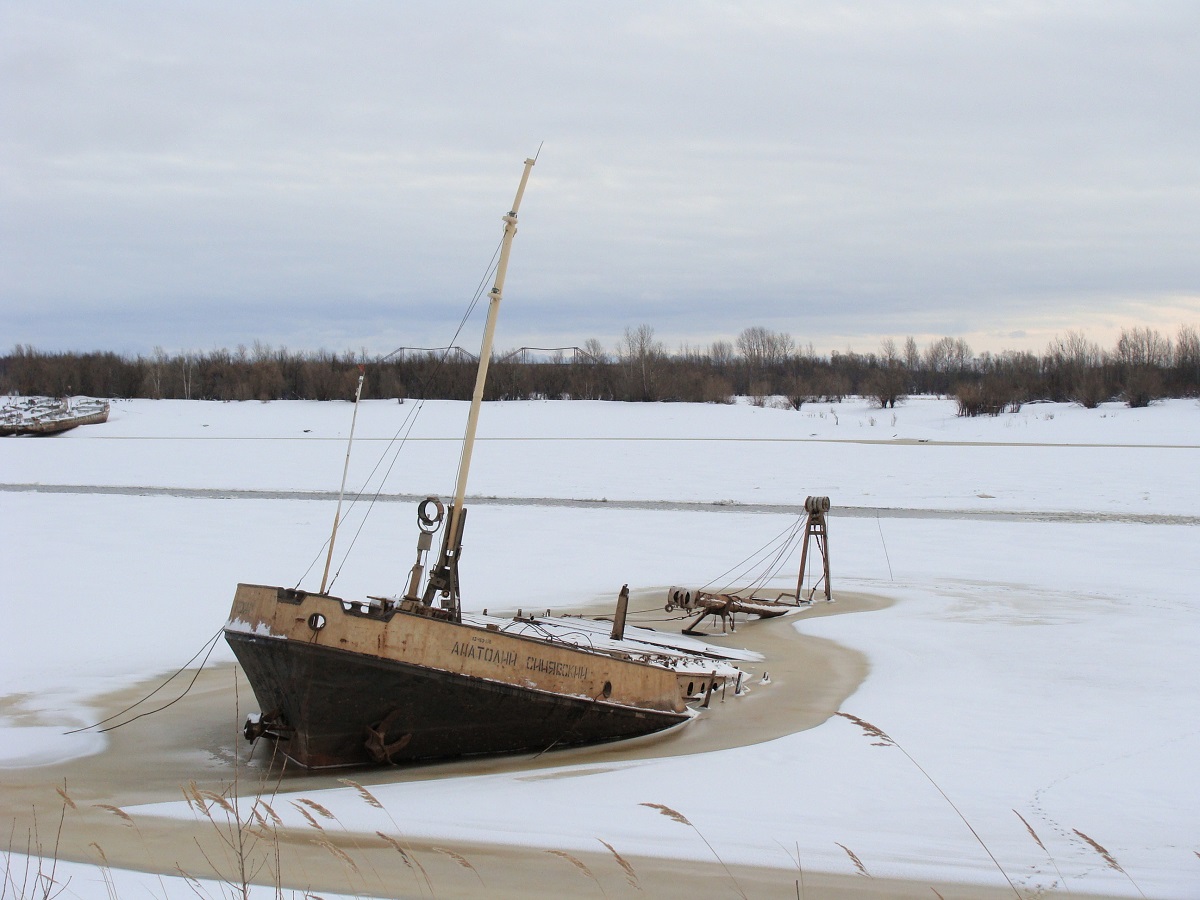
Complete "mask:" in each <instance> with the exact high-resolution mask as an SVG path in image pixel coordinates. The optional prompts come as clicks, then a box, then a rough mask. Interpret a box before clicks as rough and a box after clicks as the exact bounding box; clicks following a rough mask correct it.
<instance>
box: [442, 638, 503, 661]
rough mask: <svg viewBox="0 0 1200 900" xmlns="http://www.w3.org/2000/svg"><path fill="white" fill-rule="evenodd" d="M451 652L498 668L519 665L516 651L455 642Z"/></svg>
mask: <svg viewBox="0 0 1200 900" xmlns="http://www.w3.org/2000/svg"><path fill="white" fill-rule="evenodd" d="M450 652H451V653H452V654H453V655H454V656H461V657H463V658H464V659H478V660H482V661H483V662H485V663H492V664H493V665H497V666H515V665H516V664H517V652H516V651H515V650H497V649H496V648H495V647H484V646H476V645H475V644H464V643H460V642H458V641H455V642H454V646H453V647H452V648H451V649H450Z"/></svg>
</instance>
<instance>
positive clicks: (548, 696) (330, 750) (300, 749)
mask: <svg viewBox="0 0 1200 900" xmlns="http://www.w3.org/2000/svg"><path fill="white" fill-rule="evenodd" d="M225 637H226V640H228V641H229V644H230V646H231V647H232V648H233V651H234V653H235V654H236V656H237V658H238V661H239V662H240V663H241V665H242V668H243V669H244V670H245V672H246V676H247V678H248V679H249V680H250V684H251V685H252V686H253V688H254V693H255V695H256V697H257V698H258V702H259V705H260V708H261V710H262V714H263V717H264V722H266V723H267V730H268V732H269V733H273V734H275V735H276V736H277V738H278V740H279V749H280V750H281V751H282V752H283V753H284V754H285V755H286V756H288V757H289V758H290V759H292V760H293V761H295V762H297V763H299V764H300V765H302V766H305V767H307V768H326V767H332V766H354V765H371V764H378V763H405V762H414V761H418V760H432V759H446V758H452V757H458V756H467V755H476V754H501V753H515V752H521V751H532V752H541V751H544V750H548V749H550V748H552V747H564V746H570V745H574V744H591V743H600V742H605V741H614V740H623V739H627V738H632V737H638V736H641V735H646V734H653V733H654V732H657V731H662V730H664V729H667V728H670V727H672V726H674V725H678V724H680V723H682V722H684V721H686V720H687V719H688V717H689V714H688V713H687V712H686V711H685V712H674V711H663V710H654V709H636V708H631V707H628V706H621V705H618V704H613V703H607V702H605V701H604V700H601V699H598V698H597V699H592V698H588V697H578V696H570V695H562V694H556V693H551V692H547V691H542V690H534V689H530V688H525V687H520V686H516V685H511V684H506V683H504V682H500V681H492V680H489V679H485V678H477V677H473V676H468V675H460V674H456V673H451V672H445V671H441V670H437V669H431V668H428V667H424V666H415V665H411V664H408V663H404V662H399V661H396V660H390V659H384V658H380V657H375V656H369V655H365V654H361V653H350V652H346V651H344V650H338V649H333V648H330V647H324V646H320V645H318V644H314V643H306V642H300V641H295V640H281V639H279V638H268V637H261V636H257V635H252V634H246V633H244V632H239V631H230V630H226V633H225Z"/></svg>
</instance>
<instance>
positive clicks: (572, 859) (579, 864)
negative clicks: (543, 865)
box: [546, 850, 596, 881]
mask: <svg viewBox="0 0 1200 900" xmlns="http://www.w3.org/2000/svg"><path fill="white" fill-rule="evenodd" d="M546 852H547V853H549V854H550V855H551V856H557V857H558V858H559V859H565V860H566V861H567V862H569V863H570V864H571V865H573V866H574V867H575V868H576V869H578V870H579V871H580V872H582V873H583V874H584V875H586V876H587V877H588V878H590V879H592V881H595V880H596V876H595V875H593V874H592V870H591V869H589V868H588V867H587V864H586V863H584V861H583V860H582V859H580V858H579V857H577V856H572V855H571V854H570V853H567V852H566V851H565V850H547V851H546Z"/></svg>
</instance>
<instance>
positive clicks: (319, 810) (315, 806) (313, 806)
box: [300, 797, 337, 820]
mask: <svg viewBox="0 0 1200 900" xmlns="http://www.w3.org/2000/svg"><path fill="white" fill-rule="evenodd" d="M300 802H301V803H303V804H304V805H305V806H307V807H308V808H309V809H311V810H314V811H316V812H317V813H318V814H319V815H322V816H324V817H325V818H326V819H335V820H336V818H337V816H335V815H334V814H333V813H331V812H330V811H329V810H327V809H326V808H325V807H323V806H322V805H321V804H320V803H318V802H317V801H316V800H309V799H308V798H307V797H301V798H300Z"/></svg>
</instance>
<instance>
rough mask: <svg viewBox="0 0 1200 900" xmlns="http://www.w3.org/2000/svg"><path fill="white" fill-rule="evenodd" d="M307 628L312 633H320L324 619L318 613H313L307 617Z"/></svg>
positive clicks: (323, 625)
mask: <svg viewBox="0 0 1200 900" xmlns="http://www.w3.org/2000/svg"><path fill="white" fill-rule="evenodd" d="M308 627H309V628H311V629H312V630H313V631H320V630H321V629H322V628H324V627H325V617H324V616H323V615H321V614H320V613H313V614H312V615H311V616H309V617H308Z"/></svg>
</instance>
